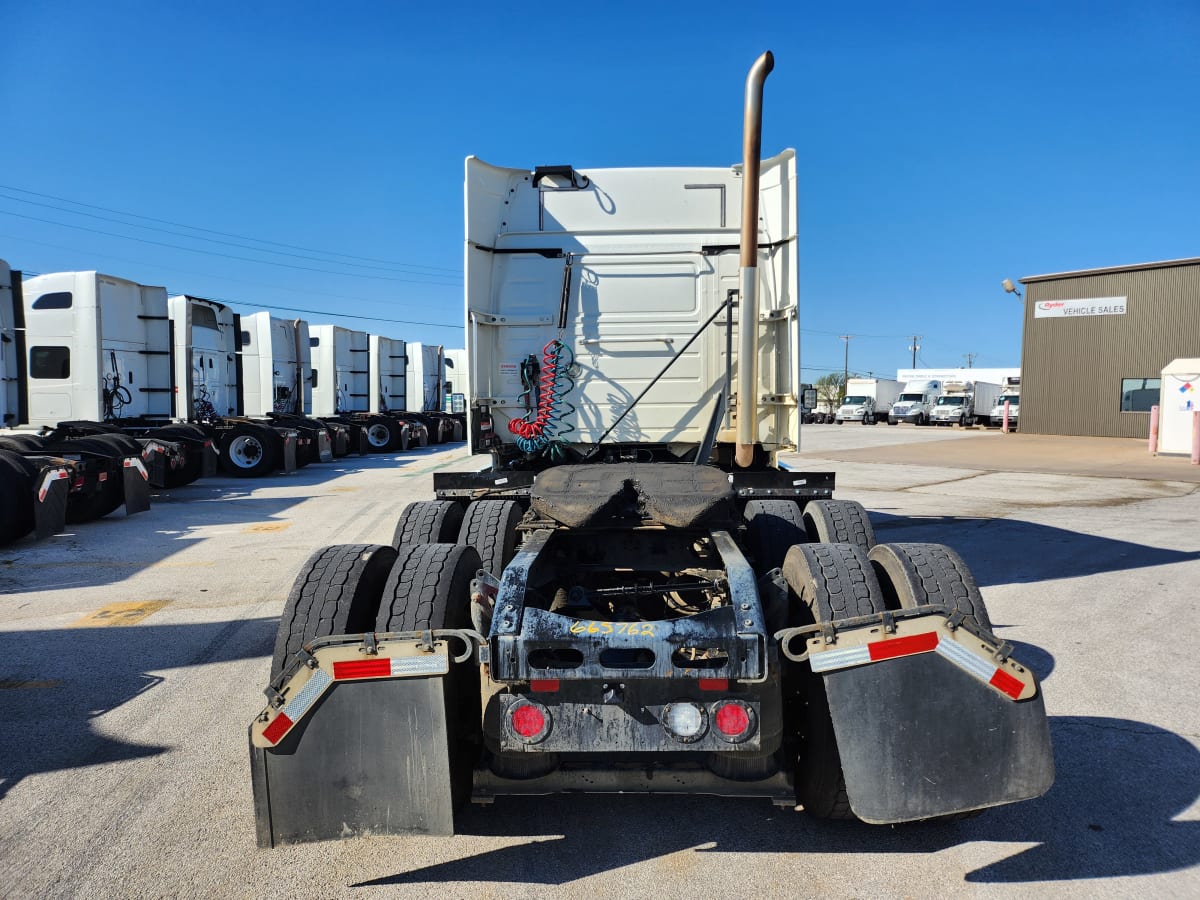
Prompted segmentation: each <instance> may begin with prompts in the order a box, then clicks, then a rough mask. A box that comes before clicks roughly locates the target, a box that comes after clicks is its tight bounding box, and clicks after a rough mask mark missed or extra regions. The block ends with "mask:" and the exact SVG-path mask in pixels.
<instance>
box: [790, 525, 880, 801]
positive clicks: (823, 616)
mask: <svg viewBox="0 0 1200 900" xmlns="http://www.w3.org/2000/svg"><path fill="white" fill-rule="evenodd" d="M783 576H784V579H785V580H786V581H787V584H788V587H789V589H790V593H791V594H792V597H791V601H792V614H793V616H794V618H793V620H792V621H793V623H794V624H796V625H813V624H817V623H821V622H832V621H836V620H837V619H845V618H851V617H853V616H864V615H869V614H871V613H876V612H882V611H883V610H884V608H885V605H884V599H883V593H882V591H881V590H880V587H879V582H878V581H877V580H876V578H875V573H874V571H873V570H872V567H871V563H870V561H869V560H868V559H867V555H866V554H865V553H864V552H863V551H862V550H861V549H860V548H859V547H856V546H854V545H851V544H801V545H798V546H796V547H793V548H792V549H791V550H789V551H788V555H787V558H786V559H785V560H784V563H783ZM792 675H793V678H794V677H795V673H794V672H793V673H792ZM804 676H805V677H802V678H801V692H802V696H803V713H802V715H801V716H798V717H799V718H802V720H803V721H802V722H801V723H799V724H800V733H801V749H800V754H799V759H798V765H797V768H796V801H797V802H798V803H799V804H800V805H802V806H803V807H804V809H805V811H806V812H807V813H809V814H810V815H812V816H815V817H816V818H820V819H853V818H855V816H854V813H853V811H852V810H851V809H850V800H849V798H848V796H847V794H846V780H845V777H844V776H843V774H842V760H841V756H840V755H839V754H838V748H837V737H836V735H835V734H834V731H833V721H832V719H830V716H829V701H828V699H827V697H826V695H825V682H824V681H823V679H822V677H821V676H820V675H816V674H813V673H812V672H806V673H804ZM794 714H795V713H794Z"/></svg>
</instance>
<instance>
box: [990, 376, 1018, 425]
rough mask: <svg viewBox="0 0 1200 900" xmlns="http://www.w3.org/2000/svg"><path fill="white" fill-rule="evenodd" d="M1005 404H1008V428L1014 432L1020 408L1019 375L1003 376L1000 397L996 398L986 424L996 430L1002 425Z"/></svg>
mask: <svg viewBox="0 0 1200 900" xmlns="http://www.w3.org/2000/svg"><path fill="white" fill-rule="evenodd" d="M1006 403H1007V404H1008V427H1009V429H1010V430H1012V431H1015V430H1016V428H1017V417H1018V415H1019V413H1020V407H1021V376H1020V375H1007V376H1005V378H1004V383H1003V384H1001V385H1000V396H999V397H997V398H996V405H995V406H993V407H992V411H991V416H990V418H989V423H988V424H990V425H992V426H994V427H996V428H999V427H1001V426H1002V425H1003V424H1004V405H1005V404H1006Z"/></svg>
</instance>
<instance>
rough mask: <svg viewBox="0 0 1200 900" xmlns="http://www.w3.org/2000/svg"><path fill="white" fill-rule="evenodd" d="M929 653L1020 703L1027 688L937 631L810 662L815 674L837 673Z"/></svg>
mask: <svg viewBox="0 0 1200 900" xmlns="http://www.w3.org/2000/svg"><path fill="white" fill-rule="evenodd" d="M930 651H933V652H935V653H937V654H938V656H941V657H944V658H946V659H948V660H950V662H952V663H954V665H956V666H958V667H959V668H960V669H963V670H964V671H966V672H968V673H969V674H971V675H974V676H975V677H976V678H978V679H979V680H980V681H982V682H984V683H985V684H987V685H989V686H991V687H994V688H995V689H996V690H998V691H1000V693H1002V694H1004V695H1005V696H1008V697H1011V698H1012V699H1013V700H1017V699H1019V698H1020V696H1021V693H1022V692H1023V691H1024V690H1025V684H1024V682H1022V681H1021V680H1020V679H1019V678H1017V677H1015V676H1014V675H1012V674H1011V673H1009V672H1006V671H1005V670H1004V669H1002V668H999V667H998V666H996V664H995V663H993V662H990V661H988V660H985V659H981V658H980V657H978V656H976V655H975V654H974V653H972V652H971V651H970V650H968V649H967V648H966V647H964V646H963V645H962V644H960V643H958V642H957V641H955V640H953V639H950V638H945V639H943V638H942V637H941V636H940V635H939V634H938V633H937V632H936V631H929V632H925V633H922V634H912V635H907V636H905V637H898V638H890V639H889V640H883V641H872V642H871V643H869V644H866V645H865V646H861V647H845V648H843V649H841V650H818V651H817V652H815V653H813V654H812V655H811V656H809V658H808V661H809V664H810V665H811V666H812V670H813V671H814V672H830V671H833V670H835V669H848V668H850V667H851V666H861V665H863V664H864V663H872V662H879V661H881V660H885V659H899V658H900V657H902V656H915V655H917V654H918V653H928V652H930Z"/></svg>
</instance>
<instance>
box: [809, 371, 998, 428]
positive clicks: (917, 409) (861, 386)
mask: <svg viewBox="0 0 1200 900" xmlns="http://www.w3.org/2000/svg"><path fill="white" fill-rule="evenodd" d="M1020 393H1021V378H1020V376H1011V377H1006V378H1005V379H1004V383H1003V384H992V383H991V382H987V381H966V380H947V381H941V380H938V379H924V380H920V381H909V382H907V383H906V384H904V385H903V386H902V385H901V383H900V382H898V381H894V380H892V379H890V378H850V379H847V381H846V396H845V397H844V398H843V400H842V402H841V404H840V405H839V406H838V407H837V409H836V411H834V412H832V413H825V414H822V413H818V412H813V413H812V414H811V415H810V417H809V418H810V420H811V421H825V422H834V423H836V424H838V425H841V424H843V423H844V422H861V423H862V424H863V425H878V424H879V423H881V422H887V424H889V425H899V424H900V423H902V422H904V423H908V424H910V425H960V426H964V427H965V426H971V425H975V424H983V425H991V426H995V427H1001V426H1002V425H1004V424H1005V405H1006V404H1007V406H1008V414H1007V418H1008V422H1007V424H1008V427H1009V428H1010V429H1015V428H1016V427H1017V416H1018V411H1019V404H1020Z"/></svg>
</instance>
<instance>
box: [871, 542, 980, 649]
mask: <svg viewBox="0 0 1200 900" xmlns="http://www.w3.org/2000/svg"><path fill="white" fill-rule="evenodd" d="M868 558H869V559H870V560H871V566H872V567H873V568H874V569H875V575H876V577H877V578H878V579H879V585H880V587H881V588H882V590H883V596H884V600H885V602H887V604H888V606H889V608H892V609H912V608H913V607H914V606H924V605H925V604H927V603H937V604H941V605H943V606H946V607H948V608H949V609H950V610H951V611H955V612H961V613H962V614H963V618H964V619H965V621H966V622H967V623H968V624H970V625H974V626H976V627H977V628H982V629H984V630H985V631H991V630H992V622H991V619H990V618H989V616H988V612H987V607H985V606H984V604H983V596H982V595H981V594H980V593H979V586H978V585H976V584H975V577H974V576H973V575H972V574H971V570H970V569H969V568H967V564H966V563H965V562H963V559H962V557H961V556H959V555H958V554H957V553H955V552H954V551H953V550H951V549H950V548H949V547H947V546H946V545H944V544H908V543H905V544H876V545H875V546H874V547H872V548H871V552H870V554H868Z"/></svg>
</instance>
